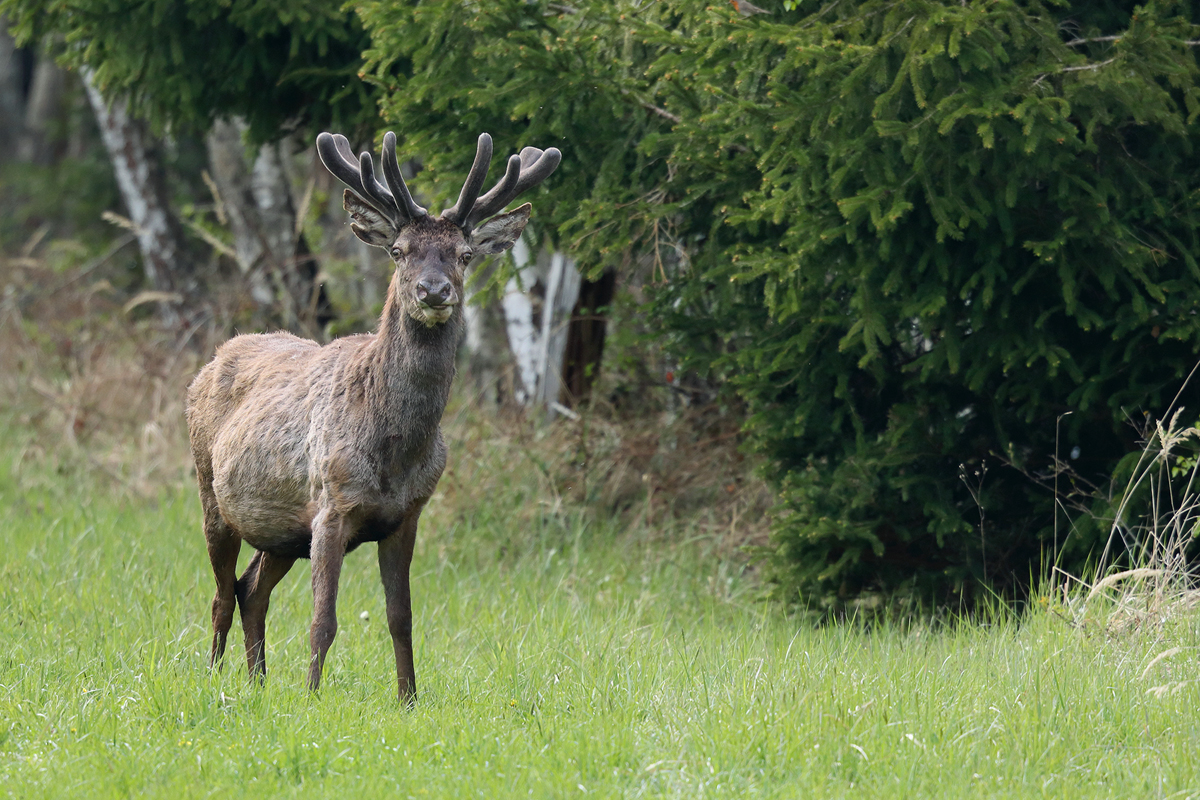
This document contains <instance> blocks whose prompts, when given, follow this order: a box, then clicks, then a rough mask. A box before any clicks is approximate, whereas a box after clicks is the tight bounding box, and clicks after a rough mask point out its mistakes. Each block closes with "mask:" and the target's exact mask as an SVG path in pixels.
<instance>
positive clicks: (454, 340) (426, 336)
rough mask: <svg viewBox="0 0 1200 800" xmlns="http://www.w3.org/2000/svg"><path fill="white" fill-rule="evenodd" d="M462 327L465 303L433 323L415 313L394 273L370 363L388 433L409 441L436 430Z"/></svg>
mask: <svg viewBox="0 0 1200 800" xmlns="http://www.w3.org/2000/svg"><path fill="white" fill-rule="evenodd" d="M462 333H463V320H462V313H461V309H455V313H454V314H453V316H451V317H450V319H449V320H448V321H447V322H445V323H443V324H441V325H435V326H433V327H428V326H426V325H424V324H423V323H421V322H418V321H417V320H415V319H413V318H412V316H411V315H409V313H408V311H407V309H406V308H405V302H404V301H403V300H402V299H401V298H400V277H399V272H398V271H397V273H396V274H394V275H393V276H392V282H391V285H390V286H389V287H388V296H387V302H386V303H385V304H384V307H383V317H382V319H381V320H380V325H379V332H378V333H377V334H376V336H375V341H374V342H372V343H371V345H370V347H369V350H368V353H369V355H368V358H367V359H366V364H365V365H364V366H365V367H366V370H367V373H368V374H367V375H366V376H365V377H366V383H367V385H368V386H369V387H370V390H369V391H368V392H367V402H368V403H370V404H371V405H372V406H373V412H374V413H376V414H377V415H378V416H377V419H378V420H379V422H380V424H381V426H382V428H383V430H381V431H380V432H381V433H382V434H383V435H385V436H399V437H401V438H403V439H404V440H405V441H406V442H407V444H408V445H409V446H414V445H418V444H419V443H420V442H422V441H424V440H427V439H428V438H430V437H432V436H433V435H434V433H435V432H436V431H437V426H438V423H439V422H440V421H441V418H442V411H443V410H444V409H445V407H446V401H447V400H448V399H449V397H450V385H451V383H452V382H453V381H454V357H455V353H456V352H457V350H458V343H459V340H460V339H461V338H462Z"/></svg>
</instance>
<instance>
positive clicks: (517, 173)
mask: <svg viewBox="0 0 1200 800" xmlns="http://www.w3.org/2000/svg"><path fill="white" fill-rule="evenodd" d="M520 177H521V157H520V156H518V155H515V154H514V155H511V156H509V157H508V166H507V168H505V170H504V177H503V178H501V179H500V181H499V182H498V183H497V184H496V185H495V186H493V187H492V188H491V190H490V191H489V192H488V193H487V194H485V195H484V196H483V197H481V198H479V199H478V200H476V201H475V205H474V207H473V208H472V209H471V213H470V214H468V215H467V221H466V224H465V225H464V227H466V228H471V227H472V226H474V225H475V223H477V222H479V221H480V220H481V219H484V218H486V217H490V216H491V215H492V214H495V213H496V212H497V211H499V210H500V209H502V208H504V206H506V205H508V202H509V200H512V199H513V198H514V197H516V196H517V195H516V192H515V191H514V190H515V189H516V188H517V181H518V180H519V179H520Z"/></svg>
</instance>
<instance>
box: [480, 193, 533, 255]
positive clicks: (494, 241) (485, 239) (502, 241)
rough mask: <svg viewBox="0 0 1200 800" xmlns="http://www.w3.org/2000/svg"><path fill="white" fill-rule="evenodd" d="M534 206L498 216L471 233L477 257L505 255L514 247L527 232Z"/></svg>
mask: <svg viewBox="0 0 1200 800" xmlns="http://www.w3.org/2000/svg"><path fill="white" fill-rule="evenodd" d="M532 211H533V206H531V205H529V203H526V204H525V205H523V206H521V207H520V208H517V209H515V210H513V211H510V212H508V213H507V214H497V215H496V216H494V217H492V218H491V219H489V220H488V221H487V222H485V223H483V224H482V225H480V226H479V227H478V228H476V229H475V230H473V231H471V247H473V248H474V249H475V254H476V255H481V256H485V255H492V254H493V253H503V252H504V251H505V250H507V249H509V248H510V247H512V246H513V242H515V241H516V240H517V237H518V236H520V235H521V231H523V230H525V223H527V222H529V215H530V213H531V212H532Z"/></svg>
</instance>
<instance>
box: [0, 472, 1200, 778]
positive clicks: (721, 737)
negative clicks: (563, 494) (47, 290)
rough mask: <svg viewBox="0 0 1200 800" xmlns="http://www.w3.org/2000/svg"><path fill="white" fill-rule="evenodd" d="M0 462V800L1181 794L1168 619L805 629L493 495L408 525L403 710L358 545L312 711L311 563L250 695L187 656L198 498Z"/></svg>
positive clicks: (720, 574) (651, 552) (278, 621)
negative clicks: (148, 497) (409, 617)
mask: <svg viewBox="0 0 1200 800" xmlns="http://www.w3.org/2000/svg"><path fill="white" fill-rule="evenodd" d="M0 456H2V457H0V553H3V556H2V557H0V795H7V796H11V797H29V798H35V797H87V798H104V797H125V796H137V797H166V798H171V800H182V798H190V797H208V796H217V797H226V796H229V797H233V796H237V797H241V796H257V797H265V796H285V797H287V796H296V797H300V796H303V797H306V798H308V797H322V796H325V797H341V798H345V797H350V798H354V799H355V800H365V798H372V797H389V798H391V797H401V798H403V797H485V798H493V799H496V798H508V797H517V796H532V797H559V796H576V795H579V796H583V795H594V796H601V797H614V796H620V797H659V796H671V797H738V798H740V797H841V796H849V795H853V796H861V797H888V798H901V797H905V798H906V797H954V798H960V797H983V796H991V797H1012V796H1021V797H1029V796H1034V797H1038V796H1045V797H1077V796H1094V797H1166V796H1189V795H1196V794H1200V755H1198V753H1200V716H1198V715H1197V714H1196V709H1197V707H1198V705H1200V703H1198V701H1200V686H1198V684H1197V683H1196V682H1195V681H1194V680H1193V678H1194V674H1195V669H1196V662H1195V653H1196V650H1195V648H1196V646H1197V645H1198V644H1200V636H1198V634H1197V630H1196V625H1195V623H1194V622H1192V621H1190V620H1189V621H1186V622H1185V623H1183V624H1180V625H1179V626H1177V627H1176V628H1174V629H1172V630H1171V631H1170V633H1169V634H1165V635H1164V634H1156V635H1154V636H1145V635H1143V636H1140V637H1122V638H1105V637H1104V636H1102V635H1096V634H1091V635H1089V634H1088V633H1086V632H1085V631H1082V630H1079V629H1076V628H1074V627H1072V626H1071V625H1068V624H1066V623H1065V622H1063V621H1062V619H1060V618H1059V617H1057V616H1055V615H1054V614H1053V613H1050V612H1049V611H1038V612H1034V613H1031V614H1030V615H1028V616H1027V617H1026V618H1024V619H1014V618H1013V617H1012V616H1011V615H1008V614H1004V613H997V614H996V615H995V621H994V622H992V623H991V624H976V625H967V624H959V625H942V626H937V627H930V626H926V625H920V624H910V625H906V626H881V627H877V628H873V629H867V628H864V627H862V626H849V625H848V626H831V627H824V628H816V627H813V626H811V625H810V624H808V623H805V622H803V621H800V620H796V619H789V618H787V617H786V616H785V615H783V614H782V613H781V611H780V609H779V608H778V607H777V606H774V605H771V604H769V603H765V602H762V601H760V600H758V599H757V598H758V597H759V594H760V589H759V587H758V586H756V585H755V583H754V580H753V577H752V576H751V575H749V574H747V573H746V572H745V570H744V569H743V568H742V567H741V566H740V562H739V561H737V560H730V559H729V558H728V557H723V556H721V555H720V552H721V551H720V550H719V549H717V548H714V546H713V545H712V542H711V540H709V539H706V538H699V539H694V540H693V541H690V542H686V541H684V542H682V543H680V542H676V543H670V542H668V541H664V540H663V537H658V541H652V540H651V538H652V537H648V536H647V535H646V534H645V532H644V531H632V532H623V531H620V530H617V529H616V528H615V526H613V525H605V524H602V523H598V522H596V521H594V520H593V521H590V522H589V521H586V520H583V519H581V518H576V517H572V516H570V515H568V516H565V517H564V516H562V515H556V514H554V513H552V511H553V509H552V508H547V509H546V510H545V512H544V513H542V514H533V515H526V516H525V517H521V518H518V517H517V516H516V515H511V516H510V519H511V521H510V522H507V523H506V521H505V519H506V514H505V513H504V510H505V508H506V507H505V505H504V503H503V502H502V501H503V500H504V498H496V497H493V496H491V494H490V493H485V494H484V495H483V496H481V497H479V498H477V499H476V502H477V504H478V511H477V513H476V511H474V510H472V509H470V508H461V509H448V508H445V507H444V506H445V503H444V502H443V507H442V508H438V506H437V503H435V504H434V505H433V510H432V514H431V515H430V519H429V520H428V521H427V523H426V524H425V525H424V528H423V530H422V533H421V539H420V545H419V548H418V552H417V556H416V560H415V564H414V569H413V573H414V582H413V587H414V588H413V592H414V601H415V609H416V621H415V629H416V632H415V636H416V647H417V678H418V688H419V691H420V699H419V702H418V704H417V706H416V708H415V709H413V710H411V711H401V710H400V709H399V708H398V707H397V706H396V703H395V700H394V692H395V684H394V672H393V665H392V661H391V659H392V656H391V647H390V643H389V639H388V634H387V631H386V625H385V623H384V613H383V596H382V590H381V588H380V586H379V582H378V576H377V570H376V566H375V561H374V557H373V556H374V554H373V548H370V547H365V548H363V549H362V550H360V551H357V552H355V553H353V554H351V555H350V556H349V557H348V559H347V564H346V568H345V570H344V572H343V574H342V580H341V596H340V602H339V612H340V613H339V617H340V621H341V628H340V631H339V633H338V637H337V640H336V642H335V643H334V646H333V649H332V650H331V653H330V660H329V663H328V665H327V672H326V678H325V683H324V684H323V686H322V690H321V693H320V695H319V696H313V695H310V694H309V693H307V692H306V691H305V690H304V689H303V681H304V671H305V665H306V663H307V658H308V645H307V627H308V615H309V613H310V610H311V599H310V596H309V584H308V572H307V567H306V566H305V567H304V568H300V567H297V569H295V570H294V571H293V574H291V575H289V576H288V577H287V578H286V579H285V581H284V582H283V584H281V586H280V587H279V589H278V590H277V591H276V594H275V596H274V598H273V606H272V609H271V614H270V616H269V617H268V654H267V658H268V661H267V665H268V676H267V682H266V684H265V685H264V686H262V687H258V686H253V685H251V684H250V683H249V682H248V680H247V678H246V673H245V662H244V660H243V659H242V657H241V641H242V640H241V634H240V629H239V628H238V627H237V626H236V624H235V630H234V634H233V635H232V636H231V650H230V653H229V655H228V657H227V661H226V666H225V669H224V670H223V671H222V672H219V673H212V672H210V671H209V670H208V668H207V666H206V661H207V651H208V645H209V637H210V633H209V630H208V608H209V602H210V600H211V596H212V579H211V575H210V572H209V568H208V564H207V558H206V556H205V553H204V548H203V540H202V537H201V534H200V530H199V511H198V504H197V503H196V501H195V499H194V497H193V494H192V492H190V491H186V492H185V491H173V492H165V493H164V494H163V495H162V496H161V497H160V498H159V499H158V501H157V502H154V503H145V502H144V501H133V500H130V499H123V498H121V497H119V496H117V497H114V496H113V493H111V492H105V491H100V490H91V489H87V488H86V484H87V481H86V480H79V479H78V478H75V477H64V476H56V475H51V474H44V473H35V474H16V473H15V472H14V470H13V468H12V464H13V461H14V458H15V456H14V454H13V451H12V450H11V449H8V450H4V451H2V452H0ZM81 487H83V488H81ZM457 494H458V495H459V496H461V497H462V498H465V497H466V496H467V493H466V492H458V493H457ZM464 502H465V501H464ZM679 538H681V539H682V538H684V535H683V534H681V535H680V537H679ZM247 555H248V552H243V563H244V561H245V559H246V557H247ZM362 612H366V613H367V616H368V618H367V619H366V620H364V619H361V618H360V614H361V613H362ZM1169 646H1180V647H1183V648H1185V649H1184V650H1183V651H1182V652H1180V653H1179V654H1177V655H1175V656H1174V657H1172V658H1168V659H1164V660H1162V661H1161V662H1160V663H1159V664H1157V665H1155V666H1154V667H1153V668H1152V669H1151V670H1150V673H1149V674H1148V675H1146V676H1145V677H1143V676H1142V672H1143V670H1144V669H1145V668H1146V666H1147V664H1148V663H1149V662H1150V660H1151V659H1152V658H1153V657H1154V656H1155V655H1157V654H1158V653H1159V652H1161V651H1162V650H1164V649H1165V648H1167V647H1169ZM1156 687H1157V688H1156Z"/></svg>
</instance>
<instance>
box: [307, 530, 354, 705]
mask: <svg viewBox="0 0 1200 800" xmlns="http://www.w3.org/2000/svg"><path fill="white" fill-rule="evenodd" d="M344 528H345V521H344V520H343V519H341V518H340V517H338V516H337V515H335V514H334V512H333V511H331V510H330V509H322V510H321V511H320V512H318V513H317V516H316V518H315V519H313V525H312V534H313V538H312V552H311V555H312V588H313V620H312V627H310V628H309V631H308V640H309V644H310V645H311V646H312V658H311V660H310V661H309V665H308V688H309V689H311V690H312V691H314V692H315V691H317V689H319V688H320V687H321V670H322V669H323V668H324V667H325V654H326V653H328V652H329V646H330V645H331V644H333V637H334V636H336V635H337V591H338V578H339V576H340V575H341V573H342V559H343V558H345V556H346V540H347V539H346V537H345V536H344Z"/></svg>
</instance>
